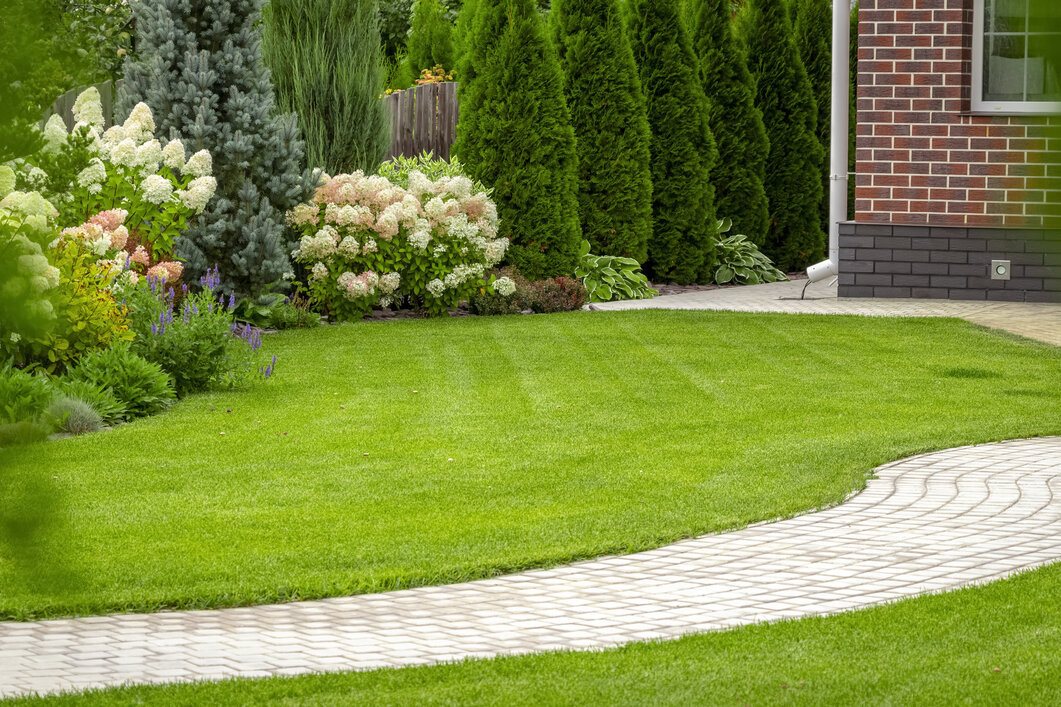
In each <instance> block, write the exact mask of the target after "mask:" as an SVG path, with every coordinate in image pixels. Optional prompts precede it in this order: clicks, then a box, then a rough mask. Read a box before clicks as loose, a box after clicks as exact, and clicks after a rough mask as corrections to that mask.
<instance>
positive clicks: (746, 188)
mask: <svg viewBox="0 0 1061 707" xmlns="http://www.w3.org/2000/svg"><path fill="white" fill-rule="evenodd" d="M688 11H689V17H690V22H691V24H690V27H691V34H692V37H693V47H694V48H695V50H696V54H697V58H698V59H699V61H700V81H701V83H702V85H703V87H704V93H705V94H706V96H707V100H708V103H709V113H708V117H709V124H710V126H711V132H712V134H713V135H714V136H715V143H716V144H717V145H718V153H719V161H718V165H717V166H716V167H715V168H714V169H713V170H712V171H711V183H712V184H713V185H714V188H715V208H716V209H717V211H718V214H719V216H723V217H727V218H730V219H732V220H733V231H732V232H733V233H743V234H744V235H746V236H748V238H749V239H751V240H752V242H754V243H755V244H756V245H760V246H761V245H762V244H763V243H764V242H765V241H766V232H767V229H768V228H769V224H770V207H769V204H768V202H767V199H766V190H765V188H764V187H763V181H764V180H765V178H766V158H767V155H768V154H769V152H770V142H769V140H767V137H766V127H765V126H764V125H763V116H762V114H761V113H760V112H759V109H758V108H756V107H755V81H754V80H753V79H752V75H751V73H750V72H749V71H748V66H747V63H746V59H745V56H744V53H743V52H741V51H740V46H739V44H738V42H737V39H736V37H735V36H734V34H733V25H732V23H731V22H730V12H731V5H730V0H690V1H689V5H688Z"/></svg>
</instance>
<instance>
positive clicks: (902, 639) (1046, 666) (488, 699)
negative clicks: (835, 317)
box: [15, 564, 1061, 706]
mask: <svg viewBox="0 0 1061 707" xmlns="http://www.w3.org/2000/svg"><path fill="white" fill-rule="evenodd" d="M1059 588H1061V564H1055V565H1051V566H1049V567H1046V568H1043V569H1039V570H1036V571H1034V572H1029V573H1026V574H1022V575H1018V576H1016V577H1013V578H1010V579H1007V580H1003V581H1001V582H996V583H994V584H990V585H987V586H985V587H976V588H969V589H963V590H960V591H957V592H951V593H948V594H940V595H935V596H926V597H919V598H916V599H909V600H906V601H902V602H899V603H896V604H890V605H886V606H880V607H875V608H872V609H866V610H863V611H855V612H851V613H846V614H840V615H837V616H831V617H827V618H812V619H801V620H798V621H784V622H780V623H772V624H759V625H755V626H748V627H744V628H740V629H735V630H730V631H724V632H720V633H708V634H703V635H699V636H691V637H688V638H683V639H680V640H676V641H667V642H652V643H635V644H631V645H628V646H624V647H622V648H619V649H615V650H609V651H604V652H596V653H545V654H541V655H533V656H522V657H511V658H497V659H492V660H473V661H465V662H462V663H458V664H453V665H439V666H431V667H416V668H403V669H399V670H393V669H391V670H375V671H372V672H364V673H340V674H331V675H312V676H305V677H297V678H270V679H266V680H246V679H242V680H228V681H225V682H220V683H204V684H198V685H168V686H162V687H129V688H119V689H114V690H106V691H97V692H91V693H86V694H80V695H63V696H56V697H51V698H46V699H43V700H37V699H26V700H15V703H18V704H39V703H46V704H70V705H128V704H146V705H202V704H210V705H259V704H271V705H341V704H351V705H353V704H357V705H480V704H482V705H554V704H555V705H697V704H712V705H715V704H719V705H729V704H754V705H762V704H769V705H773V704H809V705H822V704H828V705H861V704H896V705H931V706H935V705H949V704H970V705H972V704H982V705H1000V704H1012V705H1052V704H1058V703H1059V702H1061V603H1059V602H1058V601H1057V596H1058V591H1059Z"/></svg>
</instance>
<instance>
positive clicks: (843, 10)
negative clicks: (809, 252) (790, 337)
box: [807, 0, 851, 282]
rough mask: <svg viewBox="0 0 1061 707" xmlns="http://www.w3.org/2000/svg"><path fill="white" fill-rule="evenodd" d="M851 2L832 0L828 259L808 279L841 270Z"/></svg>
mask: <svg viewBox="0 0 1061 707" xmlns="http://www.w3.org/2000/svg"><path fill="white" fill-rule="evenodd" d="M850 56H851V3H850V0H833V90H832V103H833V105H832V124H831V128H830V138H831V142H832V144H831V146H830V149H829V172H830V176H829V259H828V260H824V261H822V262H820V263H818V264H817V265H811V266H810V267H809V268H807V278H808V279H809V280H810V281H811V282H817V281H818V280H824V279H825V278H828V277H833V276H835V275H837V274H838V273H839V272H840V222H841V221H846V220H847V158H848V140H849V137H850V136H849V132H848V131H849V130H850V129H851V128H850V125H849V123H848V120H849V118H850V115H849V114H850V108H849V107H850V103H849V101H850V100H851V96H850V92H851V88H850V87H851V65H850V63H849V62H850Z"/></svg>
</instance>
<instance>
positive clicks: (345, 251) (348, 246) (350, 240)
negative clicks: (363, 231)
mask: <svg viewBox="0 0 1061 707" xmlns="http://www.w3.org/2000/svg"><path fill="white" fill-rule="evenodd" d="M338 250H339V253H340V254H341V255H345V256H346V257H348V258H354V257H357V255H358V254H359V253H360V252H361V244H360V243H358V242H357V239H356V238H354V237H353V236H347V237H346V238H344V239H343V240H341V241H340V242H339V248H338Z"/></svg>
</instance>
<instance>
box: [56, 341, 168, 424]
mask: <svg viewBox="0 0 1061 707" xmlns="http://www.w3.org/2000/svg"><path fill="white" fill-rule="evenodd" d="M69 378H70V380H73V381H85V382H87V383H91V384H93V385H95V386H97V387H100V388H109V389H110V390H112V391H113V392H114V396H115V397H116V398H117V399H118V401H119V402H120V403H121V404H122V405H124V406H125V410H126V412H125V415H123V419H132V418H135V417H143V416H145V415H153V414H155V413H158V412H162V411H163V410H165V409H166V408H167V407H169V406H170V405H172V404H173V401H174V400H175V399H176V397H177V396H176V394H175V393H174V390H173V381H172V379H171V378H170V377H169V375H168V374H167V373H166V372H165V371H164V370H162V367H161V366H159V365H158V364H157V363H151V362H150V361H147V360H146V359H144V358H143V357H142V356H139V355H137V354H135V353H133V351H132V350H131V348H130V347H129V345H128V344H119V345H117V346H114V347H111V348H109V349H105V350H103V351H96V352H95V353H91V354H88V355H87V356H85V357H84V358H82V359H81V361H80V362H79V363H78V364H77V366H75V367H74V369H73V370H72V371H70V375H69Z"/></svg>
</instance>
